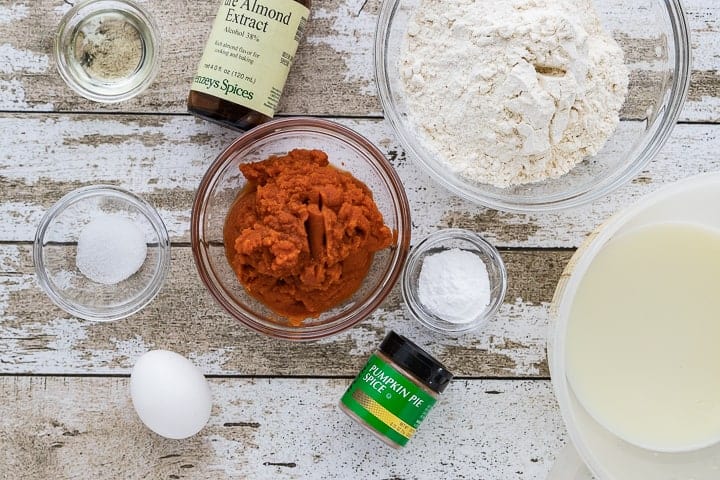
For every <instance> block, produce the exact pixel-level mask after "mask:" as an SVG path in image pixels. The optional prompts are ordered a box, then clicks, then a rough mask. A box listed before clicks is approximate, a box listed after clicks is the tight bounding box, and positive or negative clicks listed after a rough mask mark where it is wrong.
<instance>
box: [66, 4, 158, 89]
mask: <svg viewBox="0 0 720 480" xmlns="http://www.w3.org/2000/svg"><path fill="white" fill-rule="evenodd" d="M122 34H125V35H128V38H129V40H130V41H132V42H133V43H135V45H130V46H128V45H127V44H126V45H125V46H123V45H122V44H121V43H119V41H118V40H117V37H118V36H120V35H122ZM102 39H106V40H107V42H108V43H107V44H106V45H104V46H102V45H101V44H99V43H98V42H101V41H102ZM83 42H86V43H85V45H86V47H87V48H86V49H85V50H83V45H84V43H83ZM135 47H137V48H136V49H135ZM54 54H55V62H56V64H57V68H58V71H59V72H60V76H61V77H62V78H63V80H65V83H67V84H68V86H69V87H70V88H72V89H73V90H75V91H76V92H77V93H79V94H80V95H82V96H83V97H85V98H88V99H90V100H93V101H96V102H104V103H115V102H121V101H124V100H128V99H130V98H132V97H134V96H136V95H138V94H139V93H140V92H142V91H143V90H145V89H146V88H147V87H148V85H150V84H151V83H152V81H153V79H154V78H155V75H156V74H157V72H158V68H159V65H160V42H159V36H158V33H157V28H156V26H155V22H153V20H152V17H150V15H149V14H148V13H147V12H146V11H145V10H144V9H143V8H142V7H140V6H139V5H137V4H135V3H133V2H130V1H128V0H88V1H85V2H81V3H78V4H77V5H75V6H74V7H73V8H71V9H70V10H69V11H68V12H67V13H66V14H65V16H64V17H63V18H62V20H60V25H59V27H58V31H57V35H56V36H55V50H54ZM128 57H129V59H128ZM113 61H115V62H122V61H125V65H122V64H118V65H115V67H116V68H117V70H116V71H115V72H111V73H103V72H102V69H109V68H111V65H112V62H113ZM136 62H137V63H136ZM95 64H97V65H98V66H97V68H96V67H95Z"/></svg>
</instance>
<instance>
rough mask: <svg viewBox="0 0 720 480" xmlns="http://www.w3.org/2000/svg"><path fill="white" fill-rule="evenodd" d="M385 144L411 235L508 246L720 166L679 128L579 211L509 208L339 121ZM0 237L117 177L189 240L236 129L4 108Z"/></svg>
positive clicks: (572, 235)
mask: <svg viewBox="0 0 720 480" xmlns="http://www.w3.org/2000/svg"><path fill="white" fill-rule="evenodd" d="M337 120H339V121H340V122H341V123H343V124H345V125H347V126H349V127H351V128H353V129H355V130H357V131H358V132H359V133H361V134H362V135H365V136H366V137H367V138H368V139H370V140H371V141H372V142H373V143H375V144H376V145H378V146H379V147H380V149H381V150H382V151H383V152H384V153H385V155H386V156H387V158H388V159H389V160H390V161H391V163H392V164H393V166H394V167H395V169H396V170H397V171H398V173H399V175H400V177H401V179H402V180H403V183H404V185H405V189H406V191H407V193H408V197H409V200H410V206H411V209H412V216H413V238H414V239H415V240H416V241H417V240H418V239H420V238H422V237H424V236H425V235H427V234H429V233H431V232H433V231H435V230H437V229H439V228H444V227H451V226H455V227H463V228H469V229H472V230H476V231H478V232H482V233H483V234H484V235H486V236H487V238H488V239H489V240H491V241H492V242H493V243H495V244H497V245H499V246H501V247H535V248H537V247H543V248H574V247H577V246H578V245H580V243H582V241H583V239H584V238H585V237H586V235H587V234H588V233H589V232H590V231H592V230H593V229H594V228H595V226H596V225H598V224H599V223H601V222H602V221H603V220H604V219H605V218H607V217H609V216H610V215H611V214H612V213H614V212H616V211H617V210H619V209H620V208H622V207H623V206H625V205H627V204H629V203H631V202H632V201H634V200H636V199H637V198H639V197H640V196H642V195H644V194H646V193H649V192H651V191H653V190H655V189H657V188H659V187H660V186H661V185H663V184H666V183H669V182H672V181H675V180H677V179H680V178H684V177H687V176H690V175H693V174H696V173H701V172H706V171H714V170H719V169H720V157H718V155H717V152H718V151H720V127H718V126H715V125H678V126H677V127H676V129H675V132H674V134H673V136H672V137H671V139H670V141H669V142H668V144H667V145H666V146H665V148H664V149H663V150H662V151H661V152H660V153H659V154H658V156H657V157H656V158H655V159H654V160H653V161H652V162H651V163H650V164H649V165H648V166H647V167H646V168H645V169H644V171H643V172H641V173H640V175H639V176H638V177H637V178H635V179H634V180H633V182H632V183H630V184H628V185H626V186H624V187H622V188H620V189H619V190H618V191H616V192H614V193H613V194H611V195H609V196H608V197H606V198H604V199H603V200H602V201H598V202H594V203H592V204H590V205H587V206H583V207H580V208H577V209H574V210H569V211H561V212H554V213H546V214H511V213H505V212H498V211H495V210H491V209H485V208H482V207H478V206H476V205H473V204H471V203H470V202H467V201H464V200H461V199H460V198H458V197H456V196H454V195H452V194H450V193H448V192H447V191H445V189H443V188H442V187H440V186H439V185H438V184H436V183H435V182H434V181H433V180H432V179H431V178H430V177H428V176H427V175H426V174H425V173H424V172H423V171H420V170H419V169H418V167H417V166H416V165H415V164H414V162H413V161H411V160H410V159H408V158H407V157H406V156H405V153H404V152H403V150H402V149H401V148H400V147H399V146H398V144H397V142H396V140H395V139H394V135H393V133H392V132H391V130H390V127H389V125H388V124H387V122H384V121H382V120H375V119H337ZM0 131H8V132H12V134H11V135H9V136H8V137H6V140H5V144H4V145H3V147H2V148H0V241H5V242H22V241H30V240H32V239H33V238H34V235H35V228H36V226H37V224H38V223H39V221H40V219H41V217H42V215H43V214H44V212H45V211H46V210H47V209H48V208H49V207H50V206H51V205H52V204H53V203H54V202H56V201H57V200H58V199H59V198H60V197H61V196H62V195H64V194H66V193H68V192H70V191H71V190H73V189H75V188H77V187H80V186H84V185H92V184H97V183H111V184H118V185H120V186H122V187H124V188H126V189H128V190H130V191H132V192H135V193H137V194H139V195H142V196H143V197H145V198H146V199H148V200H150V201H151V202H152V203H153V204H154V205H155V206H156V207H157V208H158V210H159V211H160V213H161V215H162V217H163V219H164V220H165V223H166V225H167V227H168V229H169V231H170V233H171V236H172V238H173V240H174V241H176V242H188V241H189V230H188V229H189V221H190V207H191V204H192V201H193V197H194V192H195V189H196V188H197V185H198V184H199V183H200V179H201V178H202V176H203V174H204V173H205V170H206V169H207V167H208V166H209V165H210V163H211V162H212V161H213V159H214V158H215V157H216V156H217V154H218V153H220V151H222V149H223V148H224V147H225V146H226V145H228V144H229V143H230V142H231V141H232V140H233V139H234V138H235V137H236V135H237V134H236V133H235V132H231V131H228V130H226V129H222V128H221V127H218V126H215V125H212V124H209V123H207V122H203V121H199V120H195V119H194V118H191V117H174V116H156V115H146V116H132V115H44V114H40V115H36V114H4V115H2V114H0Z"/></svg>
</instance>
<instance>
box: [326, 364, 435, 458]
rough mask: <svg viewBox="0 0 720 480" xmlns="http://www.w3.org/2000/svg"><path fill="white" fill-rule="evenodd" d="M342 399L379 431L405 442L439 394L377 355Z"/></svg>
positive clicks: (389, 437) (403, 443)
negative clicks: (433, 392)
mask: <svg viewBox="0 0 720 480" xmlns="http://www.w3.org/2000/svg"><path fill="white" fill-rule="evenodd" d="M340 402H341V403H342V404H343V405H344V406H345V407H346V408H347V409H348V410H350V411H352V412H353V413H354V414H355V415H357V416H358V417H360V418H361V419H362V420H364V421H365V422H366V423H367V424H368V425H370V426H371V427H372V428H373V429H374V430H375V431H377V432H378V433H380V434H381V435H383V436H385V437H387V438H388V439H389V440H392V441H393V442H395V443H397V444H398V445H402V446H404V445H405V444H406V443H407V442H408V440H409V439H410V437H412V435H413V434H414V433H415V430H416V429H417V428H418V426H419V425H420V423H421V422H422V421H423V419H424V418H425V417H426V416H427V413H428V412H429V411H430V409H431V408H432V407H433V405H435V398H433V397H432V396H431V395H430V394H428V393H427V392H425V390H423V389H422V388H420V387H419V386H418V385H417V384H415V383H414V382H412V381H411V380H409V379H408V378H407V377H405V375H403V374H402V373H400V372H399V371H398V370H396V369H395V368H394V367H393V366H392V365H390V364H389V363H387V362H385V361H384V360H383V359H381V358H380V357H378V356H377V355H373V356H371V357H370V360H368V362H367V364H366V365H365V368H363V370H362V371H361V372H360V375H358V377H357V378H356V379H355V381H353V383H352V384H351V385H350V387H349V388H348V390H347V391H346V392H345V395H343V397H342V399H341V400H340Z"/></svg>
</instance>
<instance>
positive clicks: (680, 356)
mask: <svg viewBox="0 0 720 480" xmlns="http://www.w3.org/2000/svg"><path fill="white" fill-rule="evenodd" d="M551 313H552V320H553V325H552V330H551V335H550V338H549V340H548V356H549V360H550V371H551V376H552V380H553V386H554V388H555V393H556V396H557V398H558V402H559V404H560V409H561V411H562V415H563V418H564V420H565V423H566V425H567V427H568V433H569V435H570V439H571V441H572V444H573V445H574V447H575V450H576V451H577V453H578V454H579V456H580V457H581V458H582V462H579V461H577V459H575V458H573V457H574V454H573V449H572V448H569V449H568V451H567V452H565V453H564V454H563V455H561V456H560V457H559V460H558V462H557V463H556V466H555V468H554V469H553V471H552V472H551V475H550V477H549V478H552V479H558V480H559V479H563V480H571V479H572V480H576V479H584V478H591V477H590V476H589V474H588V473H587V471H586V469H585V468H584V467H583V468H580V465H583V464H584V465H586V466H587V467H588V468H589V470H591V471H592V472H593V473H594V475H595V476H596V477H597V478H598V480H626V479H627V480H645V479H648V480H666V479H667V480H670V479H688V480H689V479H694V480H706V479H707V480H710V479H713V480H717V479H720V173H713V174H704V175H699V176H696V177H692V178H690V179H686V180H683V181H680V182H677V183H675V184H672V185H669V186H667V187H665V188H662V189H661V190H659V191H657V192H655V193H653V194H651V195H649V196H647V197H645V198H643V199H642V200H640V201H639V202H638V203H636V204H635V205H633V206H631V207H630V208H627V209H625V210H624V211H622V212H620V213H619V214H617V215H615V216H614V217H612V218H611V219H610V220H609V221H607V222H606V223H605V224H604V225H602V226H601V227H600V228H598V230H596V231H595V232H594V233H593V235H591V237H590V238H589V239H588V241H587V242H586V243H585V244H584V245H583V246H582V247H581V248H580V249H579V250H578V252H577V253H576V254H575V256H574V257H573V259H572V260H571V261H570V264H569V265H568V267H567V269H566V271H565V273H564V274H563V277H562V279H561V281H560V283H559V285H558V288H557V291H556V294H555V298H554V300H553V306H552V309H551Z"/></svg>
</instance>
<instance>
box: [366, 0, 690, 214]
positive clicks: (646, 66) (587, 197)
mask: <svg viewBox="0 0 720 480" xmlns="http://www.w3.org/2000/svg"><path fill="white" fill-rule="evenodd" d="M527 4H533V5H534V7H533V9H531V10H530V13H528V11H527V8H526V7H527ZM542 8H548V12H540V14H537V11H538V10H541V9H542ZM502 9H504V11H505V13H498V7H497V3H495V2H491V1H490V0H475V1H473V2H468V1H462V0H451V1H449V2H448V1H440V0H385V1H384V2H383V5H382V8H381V11H380V16H379V21H378V29H377V34H376V39H375V69H376V78H377V83H378V89H379V93H380V99H381V102H382V105H383V109H384V111H385V115H386V118H387V119H388V121H389V122H390V124H391V125H392V126H393V129H394V131H395V133H396V134H397V136H398V138H399V141H400V143H401V144H402V146H403V148H404V149H405V150H406V152H407V154H408V156H409V157H410V158H411V159H412V160H413V161H415V163H416V164H417V165H419V166H420V167H421V168H423V169H424V170H425V171H426V172H427V173H428V174H429V175H430V176H431V177H433V178H434V179H435V180H437V181H438V182H439V183H440V184H442V185H443V186H444V187H446V188H448V189H449V190H450V191H452V192H453V193H455V194H457V195H459V196H461V197H464V198H467V199H469V200H471V201H473V202H476V203H478V204H480V205H484V206H488V207H492V208H496V209H501V210H509V211H520V212H527V211H548V210H556V209H560V208H567V207H573V206H577V205H580V204H584V203H587V202H590V201H593V200H595V199H597V198H600V197H602V196H604V195H606V194H608V193H609V192H610V191H612V190H614V189H615V188H617V187H618V186H620V185H622V184H623V183H625V182H627V181H628V180H630V179H631V178H633V177H634V176H635V175H636V174H637V173H638V172H639V171H640V170H641V169H642V168H643V166H644V165H646V164H647V162H648V161H650V160H651V159H652V158H653V156H654V155H655V154H656V153H657V152H658V150H659V149H660V148H661V147H662V146H663V145H664V143H665V141H666V140H667V138H668V137H669V135H670V133H671V131H672V128H673V127H674V125H675V122H676V121H677V118H678V115H679V113H680V110H681V108H682V105H683V103H684V100H685V96H686V94H687V89H688V84H689V76H690V45H689V39H688V31H687V26H686V23H685V17H684V13H683V10H682V6H681V4H680V1H679V0H638V1H637V2H625V1H623V0H594V1H592V0H577V1H572V2H570V0H539V1H534V2H529V1H528V0H511V1H510V2H507V3H504V4H503V7H502ZM512 9H516V12H513V11H512ZM550 9H554V10H552V11H551V10H550ZM583 9H587V11H588V16H589V18H591V19H593V21H592V22H589V21H588V20H587V18H585V17H583V18H574V17H573V12H575V14H577V12H578V11H579V10H583ZM480 12H493V14H492V15H487V14H483V15H481V14H480ZM517 12H520V13H521V15H516V14H515V13H517ZM533 12H535V13H533ZM557 12H560V13H559V14H558V13H557ZM503 15H505V16H504V17H503ZM533 15H536V16H535V17H533ZM517 17H520V18H519V19H518V18H517ZM418 18H420V19H421V21H422V24H421V26H422V28H418ZM558 18H560V19H559V20H558ZM548 19H550V20H548ZM553 19H554V20H553ZM493 22H494V24H493ZM548 22H549V23H548ZM552 22H558V23H552ZM498 25H500V26H498ZM595 28H599V29H600V30H598V31H599V32H601V34H602V35H605V36H606V37H607V39H608V41H609V43H610V44H612V45H614V47H613V46H612V45H610V46H607V47H606V46H604V45H600V47H598V43H597V42H598V41H599V40H598V38H597V35H599V34H598V32H597V31H596V32H593V30H594V29H595ZM408 30H409V31H408ZM558 31H560V32H561V34H562V35H565V36H564V37H561V38H557V35H558V33H557V32H558ZM588 32H590V34H589V35H588ZM593 33H594V34H596V36H595V37H594V36H593ZM409 35H410V36H413V35H414V36H416V37H417V36H418V35H424V36H426V37H428V38H430V40H427V41H426V44H425V45H424V46H423V47H424V48H417V41H415V42H413V46H412V48H411V47H409V46H408V45H409V44H408V42H409V38H410V36H409ZM433 35H437V36H438V38H442V39H443V40H442V41H435V40H432V38H433ZM554 35H555V37H553V36H554ZM416 39H417V38H415V40H416ZM523 41H524V43H523ZM468 42H470V43H468ZM593 42H595V44H594V45H591V44H592V43H593ZM538 45H547V48H545V50H543V52H544V53H542V54H540V57H542V58H540V57H538V53H537V52H532V50H533V49H535V50H542V47H538ZM588 45H591V46H590V49H589V50H588ZM435 46H437V47H438V48H434V47H435ZM593 48H594V50H593ZM603 48H605V49H606V50H611V49H612V48H615V49H616V50H617V55H615V57H616V59H617V58H619V59H620V60H619V62H618V63H619V65H608V63H607V61H606V60H605V59H604V58H602V59H598V58H597V56H596V55H597V51H598V49H600V50H602V49H603ZM523 49H524V50H523ZM583 49H585V50H583ZM525 50H527V51H528V55H525ZM508 52H509V53H508ZM517 52H519V53H517ZM513 54H514V55H516V56H517V57H519V58H521V59H522V60H521V61H520V64H518V65H512V64H511V65H508V64H507V62H509V61H512V56H513ZM563 55H565V56H570V57H574V61H573V63H572V64H571V65H568V64H563V63H562V62H561V61H557V62H556V61H555V60H554V59H558V58H560V59H562V57H563ZM609 56H612V55H609ZM509 58H510V60H508V59H509ZM526 59H527V62H525V60H526ZM408 65H410V67H408ZM413 65H414V67H413ZM417 65H421V67H422V69H421V70H418V68H417ZM528 65H530V67H528ZM413 69H414V73H413ZM419 71H421V74H420V75H418V72H419ZM573 74H575V76H574V77H572V75H573ZM623 77H624V82H625V83H624V84H623ZM568 79H570V80H572V81H571V82H570V81H568ZM568 85H570V87H568ZM416 87H417V88H416ZM571 87H572V88H571ZM413 89H414V92H411V90H413ZM598 89H605V90H606V91H610V92H611V91H613V89H615V90H616V91H617V95H614V96H612V95H610V96H609V95H605V96H603V95H600V94H597V90H598ZM418 92H420V93H418ZM448 92H450V93H448ZM503 92H505V93H504V94H503ZM613 107H615V111H614V112H613V111H612V109H613ZM596 110H597V111H596ZM598 112H600V113H599V114H598ZM594 114H595V115H594ZM613 114H614V118H613ZM603 115H605V116H603ZM561 140H562V141H561ZM513 152H517V154H514V153H513ZM528 160H529V161H530V164H524V163H523V162H528ZM576 162H577V163H576ZM488 163H493V167H492V168H490V167H488V168H485V167H487V165H488ZM468 165H469V166H470V167H469V168H468ZM476 165H479V167H477V168H476ZM568 170H569V171H568ZM566 171H567V173H565V172H566ZM507 172H510V173H507Z"/></svg>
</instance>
